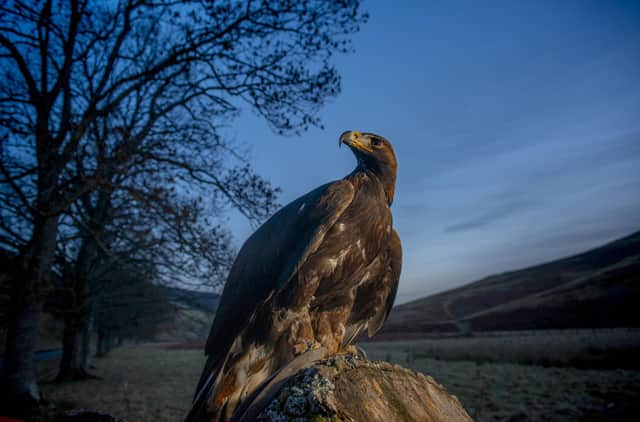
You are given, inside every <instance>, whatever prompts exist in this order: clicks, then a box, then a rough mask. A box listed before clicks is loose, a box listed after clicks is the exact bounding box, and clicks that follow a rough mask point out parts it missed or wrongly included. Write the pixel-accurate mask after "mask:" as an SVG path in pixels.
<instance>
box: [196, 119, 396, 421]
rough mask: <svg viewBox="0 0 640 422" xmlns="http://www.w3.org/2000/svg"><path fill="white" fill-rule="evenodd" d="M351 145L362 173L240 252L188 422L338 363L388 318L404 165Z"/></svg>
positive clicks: (272, 223) (299, 206)
mask: <svg viewBox="0 0 640 422" xmlns="http://www.w3.org/2000/svg"><path fill="white" fill-rule="evenodd" d="M342 143H344V144H346V145H348V146H349V147H350V148H351V150H352V151H353V152H354V154H355V156H356V158H357V160H358V165H357V167H356V169H355V170H354V171H353V172H352V173H351V174H349V175H348V176H347V177H345V178H344V179H342V180H338V181H335V182H332V183H328V184H326V185H323V186H321V187H319V188H317V189H315V190H313V191H311V192H309V193H307V194H306V195H304V196H302V197H300V198H298V199H296V200H295V201H293V202H291V203H290V204H288V205H287V206H285V207H284V208H282V209H281V210H280V211H278V212H277V213H276V214H275V215H274V216H273V217H271V218H270V219H269V220H268V221H267V222H266V223H264V224H263V225H262V226H261V227H260V228H259V229H258V230H257V231H256V232H255V233H254V234H253V235H252V236H251V237H250V238H249V239H248V240H247V241H246V242H245V244H244V245H243V247H242V249H241V250H240V253H239V254H238V257H237V258H236V261H235V262H234V265H233V267H232V269H231V272H230V274H229V278H228V280H227V283H226V285H225V288H224V291H223V293H222V298H221V302H220V307H219V308H218V311H217V313H216V317H215V320H214V322H213V325H212V327H211V332H210V334H209V338H208V340H207V345H206V348H205V351H206V354H207V355H208V360H207V363H206V365H205V368H204V370H203V374H202V377H201V379H200V382H199V384H198V388H197V391H196V396H195V398H194V403H193V408H192V410H191V412H190V413H189V415H188V416H187V420H188V421H210V420H214V421H217V420H227V419H229V418H230V417H231V415H233V413H234V410H236V409H237V408H238V406H239V405H240V404H241V403H243V401H244V402H247V401H249V399H250V398H251V396H252V395H254V394H256V393H257V392H258V390H259V388H260V387H261V386H262V385H264V383H265V381H267V380H268V379H269V378H270V377H271V376H272V375H273V374H274V373H276V372H277V371H278V370H279V369H280V368H282V367H283V366H285V365H287V364H288V363H289V362H291V361H292V360H293V359H294V358H295V357H296V356H299V355H301V354H303V353H305V352H307V351H309V350H311V349H316V348H318V347H324V348H325V349H326V350H327V353H328V354H334V353H336V352H338V351H339V350H341V349H342V348H344V347H346V346H348V345H349V344H351V343H352V342H353V341H354V340H355V338H356V337H357V336H358V334H359V333H360V332H361V331H362V330H364V329H365V328H368V334H369V336H372V335H373V334H375V333H376V332H377V331H378V330H379V329H380V327H381V326H382V324H383V322H384V321H385V319H386V318H387V316H388V314H389V311H390V309H391V306H392V305H393V300H394V298H395V294H396V290H397V287H398V280H399V277H400V269H401V265H402V250H401V246H400V239H399V237H398V234H397V233H396V232H395V230H393V228H392V217H391V210H390V206H391V203H392V201H393V196H394V188H395V181H396V170H397V162H396V157H395V154H394V152H393V148H392V146H391V144H390V143H389V141H388V140H386V139H385V138H383V137H381V136H379V135H375V134H373V133H360V132H355V131H348V132H345V133H343V134H342V136H341V137H340V144H342ZM245 404H246V403H245ZM235 416H237V415H235Z"/></svg>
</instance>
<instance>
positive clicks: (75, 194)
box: [0, 0, 363, 400]
mask: <svg viewBox="0 0 640 422" xmlns="http://www.w3.org/2000/svg"><path fill="white" fill-rule="evenodd" d="M362 21H363V17H362V15H360V14H359V13H358V3H357V2H356V1H340V2H333V1H304V2H298V1H293V0H290V1H221V2H215V3H212V2H208V1H187V2H174V1H169V0H166V1H163V0H157V1H142V0H139V1H138V0H128V1H125V0H122V1H118V2H90V1H88V0H84V1H83V0H68V1H59V2H54V1H53V0H46V1H43V2H37V1H8V2H5V3H4V4H3V5H2V6H0V72H2V78H0V122H1V126H0V141H1V144H0V153H1V155H0V174H1V177H2V178H1V179H0V186H1V188H0V201H1V202H0V208H1V209H2V212H0V229H1V233H0V242H2V243H3V244H5V245H6V246H7V247H9V248H10V249H12V250H13V251H15V252H16V253H17V254H16V259H15V264H16V265H15V266H16V267H17V268H19V269H20V270H21V271H20V276H18V277H15V280H14V282H13V283H12V293H11V294H12V299H11V305H12V309H11V311H10V314H9V330H8V336H7V345H6V352H5V361H6V364H5V376H6V387H7V388H6V391H7V392H8V393H9V395H10V396H12V397H14V396H16V397H18V396H25V397H31V398H33V399H34V400H36V399H37V398H38V397H39V393H38V390H37V385H36V382H35V381H36V380H35V373H34V368H33V364H32V361H33V359H32V358H33V350H34V346H35V340H36V326H37V321H38V318H39V314H40V311H41V306H42V297H43V294H44V292H45V290H46V288H47V279H48V278H49V275H50V272H51V265H52V261H53V258H54V253H55V249H56V238H57V235H58V229H59V224H60V218H61V217H60V216H61V215H62V213H63V212H66V211H67V210H68V209H69V206H70V204H71V203H73V202H74V201H75V200H77V199H78V198H80V197H81V196H82V195H84V194H86V193H87V192H90V191H94V190H102V189H108V186H107V187H105V186H104V184H105V180H104V179H103V177H102V175H101V174H100V172H96V171H92V168H91V166H90V165H87V163H90V161H91V159H92V157H93V159H94V160H95V162H96V163H97V162H99V157H100V154H101V153H103V152H105V151H107V150H108V149H110V148H111V149H113V150H112V151H111V152H112V153H113V151H115V150H117V149H118V148H120V150H121V151H122V153H121V155H126V154H129V153H130V151H136V150H138V149H139V145H140V144H141V143H143V142H159V143H160V144H161V145H162V146H161V147H160V148H158V149H155V148H145V149H146V150H147V151H152V152H150V153H149V155H148V156H146V158H145V160H146V162H148V163H158V164H160V163H163V164H173V165H174V166H175V168H180V167H182V166H181V164H180V163H179V162H173V159H174V157H175V156H176V155H181V156H182V157H184V158H186V157H190V158H191V159H192V160H193V163H194V164H195V165H194V167H193V168H187V167H183V170H182V172H181V173H179V175H180V177H185V175H189V178H186V177H185V179H184V180H200V181H201V182H203V183H208V184H210V185H212V186H217V188H218V189H219V191H220V192H222V195H226V196H227V197H231V196H232V195H228V193H229V192H227V193H225V188H226V185H225V183H227V182H228V181H229V179H228V178H229V177H231V178H233V177H234V173H233V171H230V172H229V173H228V174H227V175H224V174H207V173H203V172H201V170H202V169H203V168H202V165H203V164H204V163H202V162H200V161H198V160H199V157H200V155H199V152H198V150H197V146H196V145H194V144H189V142H187V139H189V138H187V139H185V138H183V137H182V136H183V134H184V132H183V131H182V130H181V131H178V132H175V131H170V133H163V130H160V129H158V128H159V127H160V126H158V124H157V123H158V122H159V121H163V122H164V124H163V125H162V127H164V128H165V129H167V128H171V126H172V125H176V126H178V127H180V128H182V129H185V128H187V127H188V126H189V122H192V121H197V122H199V123H198V124H197V125H195V126H194V131H201V130H203V128H204V127H205V126H204V123H205V122H213V121H214V119H216V121H217V122H220V121H223V119H228V118H230V117H232V116H233V115H234V114H235V113H237V111H238V107H239V104H240V103H241V102H244V103H246V104H249V105H250V106H251V107H252V108H253V110H254V111H255V112H256V113H258V114H259V115H261V116H263V117H264V118H265V119H266V120H267V121H268V122H269V123H270V125H271V126H272V128H273V129H274V130H275V131H276V132H279V133H296V132H299V131H302V130H305V129H306V128H307V127H309V126H310V125H317V124H319V122H318V120H317V117H316V112H317V110H318V108H319V107H320V106H321V105H322V104H323V103H324V101H325V100H326V99H327V98H328V97H331V96H334V95H336V94H337V93H338V91H339V77H338V74H337V72H336V70H335V69H334V68H333V67H332V65H331V62H330V59H331V55H332V54H333V53H334V52H336V51H347V50H348V48H349V46H348V40H347V39H345V35H348V34H350V33H353V32H355V31H356V30H357V29H358V25H359V24H360V23H361V22H362ZM132 116H136V118H135V119H133V118H132ZM98 122H102V124H103V125H106V126H104V127H103V128H105V129H114V128H115V127H120V128H121V130H123V131H124V133H125V134H126V136H124V137H122V138H123V139H126V140H127V141H126V142H125V143H123V144H121V143H117V142H114V143H112V144H110V145H99V144H98V145H92V143H91V142H89V141H88V138H89V137H88V133H89V132H90V131H91V130H98V129H99V123H98ZM105 122H108V123H105ZM209 131H210V135H211V136H210V139H211V140H212V141H214V140H215V137H216V135H215V134H216V133H217V132H216V130H215V127H214V126H213V125H212V126H211V127H209ZM175 133H180V135H179V137H176V136H175V135H174V136H172V134H175ZM194 138H197V139H200V142H201V141H202V139H203V138H202V137H200V136H196V137H194ZM169 141H172V142H175V143H174V144H173V146H174V148H171V147H170V145H172V144H171V143H170V142H169ZM76 160H82V161H83V163H84V164H83V165H82V166H81V167H82V168H83V169H86V170H87V172H86V173H76V172H70V171H69V168H70V167H71V166H72V165H73V163H74V161H76ZM114 165H115V164H114ZM96 167H97V166H96ZM94 170H95V169H94ZM239 175H240V176H241V177H242V173H239ZM242 189H244V188H241V190H240V191H238V192H235V195H236V196H241V195H242V194H243V191H242Z"/></svg>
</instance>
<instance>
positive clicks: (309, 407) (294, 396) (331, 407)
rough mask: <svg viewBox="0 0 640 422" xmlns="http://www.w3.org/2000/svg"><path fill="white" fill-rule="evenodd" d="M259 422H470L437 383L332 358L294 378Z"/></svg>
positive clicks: (355, 359)
mask: <svg viewBox="0 0 640 422" xmlns="http://www.w3.org/2000/svg"><path fill="white" fill-rule="evenodd" d="M257 420H258V421H261V422H302V421H311V422H321V421H322V422H325V421H326V422H329V421H331V422H338V421H420V422H424V421H471V420H472V419H471V418H470V417H469V415H468V414H467V412H466V411H465V410H464V408H463V407H462V405H461V404H460V402H459V401H458V399H457V398H456V397H455V396H452V395H450V394H449V393H447V391H446V390H445V389H444V387H442V386H441V385H440V384H438V383H437V382H436V381H434V379H433V378H431V377H429V376H425V375H423V374H419V373H416V372H414V371H411V370H408V369H405V368H402V367H400V366H398V365H391V364H389V363H387V362H372V361H368V360H365V359H363V358H361V357H359V356H357V355H353V354H346V355H338V356H333V357H331V358H328V359H324V360H321V361H318V362H316V363H315V364H314V365H313V366H311V367H309V368H306V369H302V370H300V371H298V372H297V373H295V374H294V375H292V376H290V377H289V378H288V379H287V380H286V381H285V382H284V383H283V384H282V386H281V387H280V389H279V391H278V392H277V393H276V394H275V396H274V398H272V399H271V401H270V402H269V403H268V405H267V406H266V407H264V408H263V409H261V412H260V413H259V415H258V417H257Z"/></svg>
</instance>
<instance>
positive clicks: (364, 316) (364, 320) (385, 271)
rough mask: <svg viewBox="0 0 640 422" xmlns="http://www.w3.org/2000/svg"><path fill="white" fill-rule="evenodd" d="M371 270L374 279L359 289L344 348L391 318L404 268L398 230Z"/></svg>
mask: <svg viewBox="0 0 640 422" xmlns="http://www.w3.org/2000/svg"><path fill="white" fill-rule="evenodd" d="M372 265H373V266H374V267H369V268H368V270H370V271H372V272H374V274H375V275H374V276H373V278H374V279H373V280H372V281H371V282H370V283H366V284H364V285H362V286H360V287H359V288H358V290H357V291H356V298H355V301H354V304H353V308H352V310H351V315H350V316H349V320H348V322H347V325H346V327H345V335H344V339H343V342H342V347H346V346H348V345H349V344H351V343H353V342H354V341H355V340H356V339H357V338H358V336H359V335H360V333H361V332H362V331H363V330H364V329H365V328H366V329H367V333H368V335H369V337H373V336H374V335H375V334H376V333H377V332H378V331H379V330H380V328H382V325H383V324H384V322H385V321H386V320H387V317H388V316H389V312H391V307H392V306H393V301H394V300H395V298H396V293H397V291H398V284H399V281H400V271H401V269H402V245H401V244H400V237H399V236H398V233H396V231H395V230H392V231H391V236H390V237H389V243H388V245H387V249H386V250H385V251H382V252H381V255H380V256H379V257H378V259H376V260H374V262H373V263H372Z"/></svg>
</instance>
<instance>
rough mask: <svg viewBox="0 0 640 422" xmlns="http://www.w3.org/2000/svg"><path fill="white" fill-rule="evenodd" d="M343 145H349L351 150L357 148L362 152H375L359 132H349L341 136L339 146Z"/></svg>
mask: <svg viewBox="0 0 640 422" xmlns="http://www.w3.org/2000/svg"><path fill="white" fill-rule="evenodd" d="M342 144H347V145H348V146H350V147H351V148H356V149H359V150H362V151H366V152H373V148H371V147H370V146H369V144H368V143H367V141H366V140H365V139H363V138H362V134H361V133H360V132H358V131H357V130H348V131H346V132H344V133H343V134H342V135H340V140H339V141H338V146H342Z"/></svg>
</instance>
